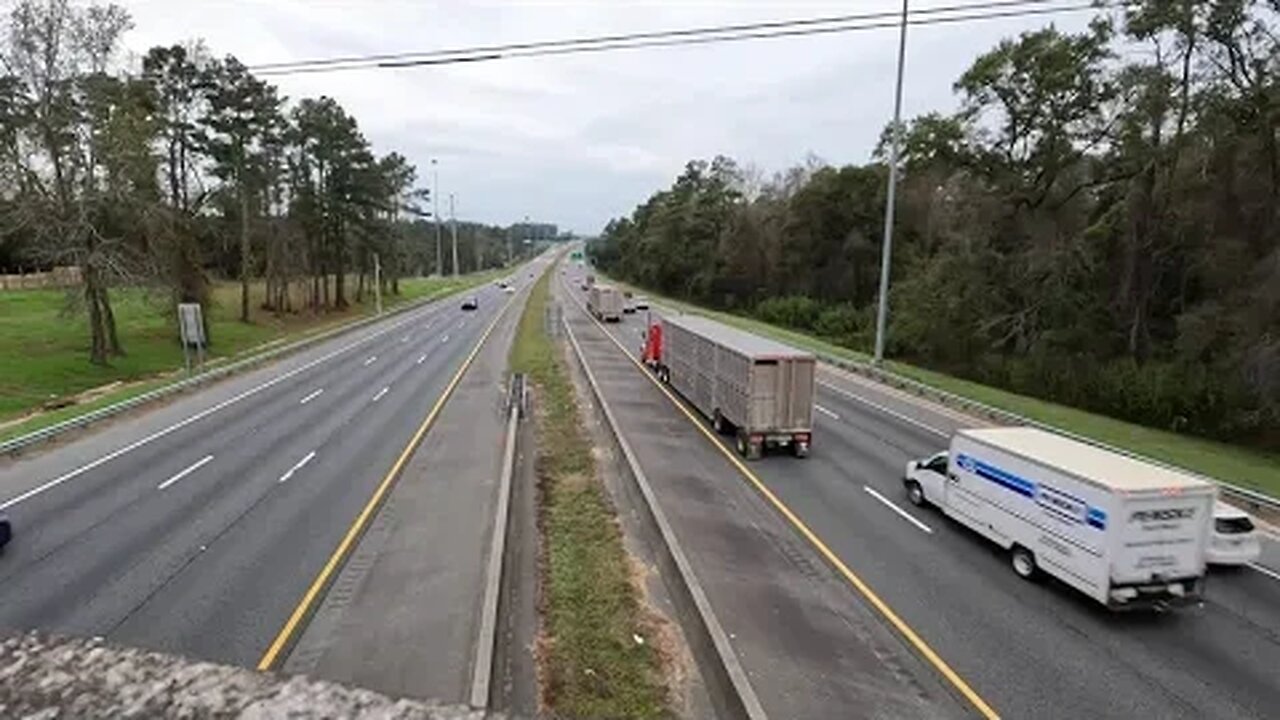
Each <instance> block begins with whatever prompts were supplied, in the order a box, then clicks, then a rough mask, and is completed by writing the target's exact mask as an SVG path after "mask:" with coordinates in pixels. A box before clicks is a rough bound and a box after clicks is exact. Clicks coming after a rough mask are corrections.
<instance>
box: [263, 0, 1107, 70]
mask: <svg viewBox="0 0 1280 720" xmlns="http://www.w3.org/2000/svg"><path fill="white" fill-rule="evenodd" d="M1062 2H1064V0H995V1H990V2H972V3H965V4H960V5H947V6H938V7H932V8H922V9H920V10H917V11H914V12H912V13H911V15H912V19H910V20H909V23H910V24H911V25H939V24H954V23H961V22H974V21H981V20H994V19H1001V18H1014V17H1028V16H1036V15H1049V14H1058V13H1065V12H1079V11H1082V10H1094V9H1098V6H1096V5H1094V4H1092V3H1085V2H1076V3H1073V4H1069V5H1063V4H1061V3H1062ZM972 10H983V11H993V12H964V11H972ZM953 13H963V14H953ZM869 20H871V21H874V20H881V22H867V21H869ZM899 22H900V20H899V14H898V13H896V12H878V13H863V14H860V15H843V16H832V17H824V18H807V19H799V20H781V21H774V22H767V23H752V24H745V25H725V26H719V27H704V28H695V29H685V30H665V31H655V32H646V33H630V34H626V35H609V36H599V37H592V38H573V39H564V40H545V41H535V42H524V43H511V44H506V45H481V46H473V47H466V48H453V49H445V50H434V51H422V52H406V53H389V54H377V55H362V56H350V57H343V58H329V59H322V60H310V61H305V60H303V61H294V62H282V63H272V64H266V65H257V66H252V67H251V68H250V69H251V70H253V71H254V72H255V73H257V74H259V75H292V74H302V73H316V72H333V71H337V70H352V69H361V68H399V67H416V66H428V65H448V64H455V63H469V62H484V61H490V60H502V59H510V58H524V57H539V56H547V55H568V54H578V53H593V52H606V51H614V50H632V49H642V48H657V47H672V46H679V45H705V44H711V43H719V42H737V41H743V40H757V39H767V38H783V37H801V36H807V35H823V34H832V33H844V32H855V31H860V30H877V29H884V28H896V27H898V25H899Z"/></svg>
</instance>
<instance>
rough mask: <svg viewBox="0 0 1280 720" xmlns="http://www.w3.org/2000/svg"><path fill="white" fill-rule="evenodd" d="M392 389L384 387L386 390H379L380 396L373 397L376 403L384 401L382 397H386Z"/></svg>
mask: <svg viewBox="0 0 1280 720" xmlns="http://www.w3.org/2000/svg"><path fill="white" fill-rule="evenodd" d="M390 389H391V387H390V386H388V387H384V388H382V389H381V390H379V391H378V394H377V395H374V396H373V401H374V402H378V401H379V400H381V399H382V396H383V395H386V394H387V391H388V390H390Z"/></svg>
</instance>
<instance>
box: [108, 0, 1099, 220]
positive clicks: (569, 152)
mask: <svg viewBox="0 0 1280 720" xmlns="http://www.w3.org/2000/svg"><path fill="white" fill-rule="evenodd" d="M117 1H119V0H117ZM960 1H963V2H969V1H973V0H917V2H916V3H913V7H915V6H919V7H927V6H929V5H940V4H957V2H960ZM122 4H124V5H125V6H126V7H128V8H129V10H130V12H131V13H132V14H133V18H134V23H135V26H136V27H135V28H134V30H133V31H131V32H130V33H129V35H128V36H127V38H126V44H127V45H128V47H129V49H130V50H131V51H134V52H137V53H139V54H140V53H143V52H145V51H146V49H147V48H149V47H151V46H153V45H157V44H173V43H175V42H183V41H186V40H190V39H195V38H202V39H203V40H204V41H205V42H206V44H207V45H208V47H209V49H210V51H211V52H212V53H214V54H215V55H225V54H232V55H235V56H236V57H238V58H239V59H240V60H241V61H242V62H244V63H245V64H247V65H250V66H252V65H257V64H263V63H271V62H281V61H292V60H306V59H315V58H324V57H332V56H341V55H353V54H354V55H360V54H368V53H386V52H398V51H417V50H432V49H441V48H454V47H462V46H471V45H478V44H493V43H503V42H520V41H529V40H549V39H559V38H567V37H579V36H591V35H601V34H613V33H621V32H639V31H646V30H665V29H675V28H683V27H699V26H705V25H719V24H736V23H743V22H754V21H762V20H785V19H795V18H802V17H812V16H824V15H833V14H847V13H860V12H874V11H877V10H892V9H894V7H895V6H899V5H898V3H897V2H896V0H852V1H847V2H843V3H836V2H825V3H823V2H802V1H797V2H776V1H775V2H745V1H738V2H729V1H727V0H726V1H722V2H625V1H619V0H601V1H600V2H586V1H578V2H540V3H532V2H527V3H525V2H507V3H484V4H479V3H464V2H438V3H430V2H421V1H418V0H133V1H130V0H125V1H124V2H123V3H122ZM899 7H900V6H899ZM1087 18H1088V14H1087V13H1075V14H1063V15H1056V16H1053V17H1051V18H1044V17H1041V18H1036V17H1031V18H1018V19H1003V20H986V21H982V22H972V23H966V24H963V25H942V26H936V27H920V28H912V30H911V33H912V34H911V36H910V38H909V40H908V50H907V53H908V59H907V83H906V94H905V100H904V113H905V115H907V116H911V115H915V114H919V113H922V112H927V111H930V110H943V111H946V110H951V109H953V108H954V107H955V104H956V101H955V98H954V97H953V95H952V92H951V84H952V83H953V82H954V81H955V79H956V77H957V76H958V75H959V73H960V72H962V71H963V70H964V69H965V68H966V67H968V65H969V63H971V62H972V60H973V59H974V58H975V57H976V56H977V55H978V54H979V53H981V52H983V51H985V50H987V49H989V48H990V47H992V46H993V45H995V44H996V43H997V42H998V41H999V40H1000V39H1001V38H1002V37H1006V36H1013V35H1017V34H1018V33H1020V32H1023V31H1025V30H1029V29H1033V28H1037V27H1041V26H1043V25H1044V24H1047V23H1048V22H1050V21H1052V22H1054V23H1056V24H1057V25H1058V27H1060V28H1062V29H1070V30H1075V29H1079V28H1082V27H1083V26H1084V25H1085V23H1086V21H1087ZM896 41H897V35H896V32H895V31H893V30H871V31H862V32H853V33H846V34H838V35H827V36H810V37H800V38H786V39H769V40H753V41H747V42H738V43H725V44H717V45H709V46H693V47H677V48H660V49H650V50H626V51H619V52H612V53H599V54H588V55H577V56H560V57H542V58H526V59H512V60H499V61H495V62H489V63H475V64H463V65H452V66H436V67H425V68H418V69H397V70H386V69H383V70H378V69H369V70H353V71H343V72H334V73H324V74H314V75H294V76H279V77H273V78H271V80H272V82H274V83H275V84H276V85H277V86H278V87H279V88H280V89H281V92H282V93H283V94H285V95H286V96H288V97H289V98H291V99H294V100H296V99H299V98H302V97H307V96H318V95H329V96H332V97H334V98H335V99H337V100H338V101H339V102H340V103H341V104H342V105H343V107H345V108H346V109H347V111H348V112H349V113H351V114H352V115H354V116H355V117H356V119H357V120H358V121H359V123H360V126H361V128H362V129H363V131H364V133H365V135H366V136H367V137H368V138H369V139H370V141H371V142H372V143H373V145H374V147H375V149H376V150H377V152H379V153H386V152H390V151H392V150H395V151H398V152H400V153H402V154H404V155H405V156H407V157H408V158H409V160H410V161H411V162H413V163H414V164H415V165H417V167H418V171H419V183H420V184H423V185H425V184H429V183H430V182H431V165H430V160H431V158H438V159H439V165H438V168H439V174H440V195H441V197H442V202H443V200H444V199H445V198H447V196H448V193H450V192H452V193H455V194H456V196H457V213H458V217H459V218H466V219H474V220H479V221H483V222H490V223H498V224H508V223H511V222H515V221H519V220H521V219H522V218H523V217H524V216H526V215H527V216H529V217H530V218H531V219H533V220H538V221H545V222H554V223H558V224H560V225H561V226H562V227H564V228H568V229H572V230H574V231H576V232H579V233H584V234H594V233H596V232H598V231H599V229H600V228H601V227H602V226H603V224H604V223H605V222H606V221H607V220H608V219H609V218H611V217H615V216H618V215H624V214H628V213H630V212H631V210H632V208H633V207H634V206H635V205H636V204H637V203H639V202H641V201H643V200H644V199H645V198H647V197H648V196H649V194H650V193H652V192H654V191H655V190H657V189H659V188H661V187H665V186H666V185H667V184H669V183H670V181H671V180H672V179H673V178H674V177H675V175H677V174H678V173H679V172H680V170H681V168H682V167H683V166H684V164H685V162H687V161H688V160H689V159H691V158H699V157H701V158H711V157H713V156H714V155H716V154H724V155H729V156H731V157H733V158H735V159H737V160H738V161H739V162H740V163H743V164H750V165H754V166H755V167H757V168H759V169H760V170H761V171H762V172H763V173H765V174H766V175H769V174H772V173H773V172H776V171H779V170H782V169H784V168H786V167H789V166H791V165H794V164H797V163H799V162H802V161H803V160H804V159H805V157H806V156H808V155H810V154H812V155H816V156H817V157H819V158H822V159H823V160H825V161H827V162H829V163H832V164H838V163H848V162H858V163H860V162H865V161H866V160H867V158H868V157H869V155H870V152H871V149H872V148H873V147H874V145H875V142H876V139H877V138H878V136H879V133H880V131H881V129H882V128H883V127H884V126H885V124H886V123H887V122H888V120H889V118H890V117H891V115H892V102H893V69H894V59H895V53H896ZM442 210H444V208H443V207H442ZM446 216H447V215H446Z"/></svg>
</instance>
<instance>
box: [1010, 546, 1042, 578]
mask: <svg viewBox="0 0 1280 720" xmlns="http://www.w3.org/2000/svg"><path fill="white" fill-rule="evenodd" d="M1010 562H1011V563H1012V564H1013V571H1014V572H1015V573H1017V574H1018V577H1020V578H1022V579H1023V580H1034V579H1035V577H1036V556H1035V555H1034V554H1033V553H1032V552H1031V551H1030V550H1028V549H1026V548H1024V547H1022V546H1021V545H1014V546H1013V553H1012V555H1011V556H1010Z"/></svg>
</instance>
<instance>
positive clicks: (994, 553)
mask: <svg viewBox="0 0 1280 720" xmlns="http://www.w3.org/2000/svg"><path fill="white" fill-rule="evenodd" d="M580 295H581V294H580ZM640 316H641V317H642V316H643V313H641V314H640ZM641 317H636V316H627V317H626V318H625V319H624V322H622V323H620V324H618V325H616V326H612V325H611V326H609V329H610V331H611V332H613V333H614V335H615V336H617V337H618V339H619V340H620V341H621V342H622V343H623V344H624V345H625V346H626V347H627V348H629V349H630V348H636V347H638V345H639V335H638V332H637V331H638V329H639V327H640V326H641V324H642V322H643V321H642V319H641ZM822 377H823V383H822V384H820V386H819V392H818V394H817V404H818V406H820V407H821V408H822V409H823V411H819V412H818V413H817V414H816V416H815V418H816V427H815V439H814V447H813V454H812V456H811V457H810V458H809V459H807V460H803V461H796V460H795V459H793V458H789V457H770V458H766V459H765V460H763V461H761V462H758V463H753V464H752V465H751V469H752V471H754V472H755V473H756V474H757V475H758V476H759V477H760V478H761V479H762V480H763V481H764V482H765V484H766V486H767V487H769V488H770V490H771V491H773V492H775V493H777V494H778V495H779V496H780V497H781V498H782V499H783V500H784V502H785V503H786V504H787V505H788V506H789V507H791V509H792V510H793V511H795V512H796V513H797V514H798V515H799V516H800V517H801V519H803V520H804V521H805V522H806V523H807V524H808V525H809V527H810V528H812V529H813V530H814V531H815V532H816V533H817V534H818V535H819V536H820V537H821V538H822V539H823V541H824V542H825V543H826V544H827V545H829V546H830V547H831V548H832V550H834V551H835V552H836V554H837V555H839V556H840V557H841V558H842V559H843V560H844V561H845V562H846V563H847V564H849V565H850V566H852V567H853V569H854V570H855V571H856V572H858V573H859V574H860V575H861V576H862V577H863V578H864V579H865V580H866V581H867V582H869V583H870V584H871V586H872V587H873V588H874V589H875V590H876V591H877V592H878V593H879V594H880V595H881V596H882V597H883V598H884V599H885V600H886V601H888V602H889V603H890V605H891V606H892V607H893V608H894V609H895V610H896V611H897V612H898V613H899V614H900V615H901V616H903V617H904V618H905V619H906V620H907V621H908V623H909V624H911V625H912V627H914V628H915V629H916V630H917V631H918V632H919V633H920V634H921V635H922V636H923V637H924V638H925V639H926V640H927V641H928V642H929V643H930V644H932V645H933V646H934V648H935V649H936V650H937V651H938V652H939V653H940V654H941V655H942V657H943V658H944V659H946V660H947V661H948V662H949V663H951V664H952V665H953V667H955V669H956V670H957V671H958V672H959V673H960V675H961V676H962V677H964V678H966V679H967V680H969V681H970V682H971V683H972V684H973V685H974V687H975V689H976V690H977V691H978V692H979V693H980V694H981V695H982V696H983V697H984V698H986V699H987V700H988V701H989V702H991V703H992V704H993V705H994V706H995V708H996V710H997V711H999V712H1001V713H1003V714H1005V715H1006V716H1008V717H1078V716H1086V715H1087V716H1090V717H1133V716H1137V715H1140V714H1142V715H1152V716H1158V717H1223V718H1227V717H1232V718H1241V717H1266V716H1268V715H1272V714H1273V713H1274V709H1275V708H1276V707H1280V680H1278V678H1277V675H1276V671H1275V668H1277V667H1280V582H1277V581H1276V580H1275V579H1273V578H1271V577H1269V576H1267V575H1265V574H1263V573H1260V572H1255V571H1251V570H1244V571H1241V572H1235V573H1214V574H1213V577H1212V578H1211V581H1210V584H1209V590H1208V598H1207V601H1206V602H1205V604H1204V606H1203V607H1200V608H1190V609H1186V610H1184V611H1181V612H1176V613H1169V614H1166V615H1162V616H1151V615H1112V614H1110V613H1108V612H1106V611H1104V610H1102V609H1101V608H1098V607H1096V606H1094V605H1093V604H1092V603H1091V602H1090V601H1088V600H1087V599H1086V598H1083V597H1082V596H1079V595H1077V594H1075V593H1073V592H1071V591H1069V590H1068V589H1066V588H1064V587H1060V586H1057V585H1055V584H1054V583H1052V582H1048V583H1043V584H1028V583H1025V582H1022V581H1021V580H1018V579H1017V578H1016V577H1014V576H1013V574H1012V572H1011V571H1010V570H1009V569H1008V563H1007V560H1006V558H1005V557H1004V555H1003V553H1000V552H999V551H998V550H997V549H995V548H994V547H993V546H990V545H989V544H987V543H986V542H985V541H983V540H981V539H980V538H978V537H977V536H976V535H974V534H973V533H970V532H968V531H967V530H965V529H963V528H961V527H959V526H958V525H955V524H953V523H951V522H949V521H947V520H945V519H944V518H943V517H942V516H941V515H940V514H938V513H936V512H931V511H927V510H924V511H922V510H920V509H916V508H913V507H910V506H908V505H906V503H905V498H904V494H903V491H902V485H901V476H902V473H903V466H904V465H905V463H906V461H907V460H909V459H911V458H915V457H921V456H924V455H927V454H929V453H932V452H934V451H936V450H937V449H939V448H941V447H943V446H945V443H946V436H947V435H949V433H950V431H951V430H952V429H954V428H955V427H958V426H961V425H963V424H966V423H965V422H964V420H963V418H962V416H957V415H955V414H954V413H951V412H949V411H930V410H928V409H921V408H920V407H919V406H918V405H916V406H913V404H911V403H906V402H899V401H898V399H896V398H895V396H894V394H893V392H892V391H876V390H869V389H868V388H866V387H865V386H864V384H863V383H862V382H860V381H858V380H856V379H852V378H842V377H840V375H839V374H834V373H827V372H823V373H822ZM851 396H853V397H851ZM854 398H859V399H854ZM860 399H862V400H870V401H871V402H872V403H874V405H873V404H868V403H867V402H864V401H860ZM876 406H879V408H880V409H877V407H876ZM824 411H825V412H824ZM922 528H927V530H926V529H922Z"/></svg>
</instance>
